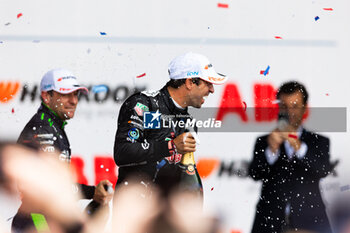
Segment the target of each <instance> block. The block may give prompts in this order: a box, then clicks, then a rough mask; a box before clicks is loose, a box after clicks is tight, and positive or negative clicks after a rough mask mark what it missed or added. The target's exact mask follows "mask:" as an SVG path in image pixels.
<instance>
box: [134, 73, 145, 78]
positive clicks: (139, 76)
mask: <svg viewBox="0 0 350 233" xmlns="http://www.w3.org/2000/svg"><path fill="white" fill-rule="evenodd" d="M144 76H146V73H143V74H140V75H138V76H136V78H142V77H144Z"/></svg>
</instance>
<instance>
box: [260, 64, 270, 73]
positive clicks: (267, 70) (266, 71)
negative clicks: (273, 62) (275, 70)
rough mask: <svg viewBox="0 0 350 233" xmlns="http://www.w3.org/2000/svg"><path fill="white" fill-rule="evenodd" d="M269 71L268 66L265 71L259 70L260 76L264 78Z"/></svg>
mask: <svg viewBox="0 0 350 233" xmlns="http://www.w3.org/2000/svg"><path fill="white" fill-rule="evenodd" d="M269 70H270V66H269V65H268V66H267V68H266V70H261V71H260V74H262V75H264V76H266V75H268V74H269Z"/></svg>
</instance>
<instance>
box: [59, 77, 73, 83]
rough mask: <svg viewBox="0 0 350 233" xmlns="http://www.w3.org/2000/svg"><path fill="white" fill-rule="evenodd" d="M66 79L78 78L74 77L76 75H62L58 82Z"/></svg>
mask: <svg viewBox="0 0 350 233" xmlns="http://www.w3.org/2000/svg"><path fill="white" fill-rule="evenodd" d="M64 79H77V78H76V77H74V76H65V77H61V78H59V79H57V82H60V81H62V80H64Z"/></svg>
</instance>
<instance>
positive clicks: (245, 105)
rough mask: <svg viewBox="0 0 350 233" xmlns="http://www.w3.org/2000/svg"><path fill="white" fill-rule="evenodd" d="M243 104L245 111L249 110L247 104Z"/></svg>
mask: <svg viewBox="0 0 350 233" xmlns="http://www.w3.org/2000/svg"><path fill="white" fill-rule="evenodd" d="M243 104H244V111H246V110H247V103H246V102H244V101H243Z"/></svg>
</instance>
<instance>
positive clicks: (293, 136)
mask: <svg viewBox="0 0 350 233" xmlns="http://www.w3.org/2000/svg"><path fill="white" fill-rule="evenodd" d="M288 137H290V138H295V139H298V136H297V135H294V134H288Z"/></svg>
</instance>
